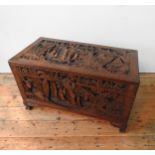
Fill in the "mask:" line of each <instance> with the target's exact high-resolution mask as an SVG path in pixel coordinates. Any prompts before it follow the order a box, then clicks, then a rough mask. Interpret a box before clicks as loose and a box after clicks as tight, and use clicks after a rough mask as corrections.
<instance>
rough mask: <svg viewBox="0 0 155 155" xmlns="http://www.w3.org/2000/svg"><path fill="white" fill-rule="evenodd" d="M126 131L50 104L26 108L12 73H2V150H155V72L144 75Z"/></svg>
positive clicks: (0, 131)
mask: <svg viewBox="0 0 155 155" xmlns="http://www.w3.org/2000/svg"><path fill="white" fill-rule="evenodd" d="M140 80H141V84H140V88H139V90H138V93H137V97H136V100H135V103H134V106H133V109H132V112H131V116H130V120H129V123H128V129H127V132H126V133H124V134H122V133H119V131H118V128H115V127H113V126H111V125H110V123H109V122H107V121H104V120H99V119H96V118H92V117H88V116H84V115H79V114H76V113H71V112H66V111H63V110H58V109H52V108H48V107H36V108H35V109H33V110H32V111H28V110H25V108H24V106H23V104H22V98H21V96H20V93H19V90H18V88H17V86H16V82H15V80H14V78H13V76H12V74H0V149H39V150H41V149H71V150H73V149H87V150H88V149H95V150H96V149H97V150H98V149H151V150H153V149H155V74H141V75H140Z"/></svg>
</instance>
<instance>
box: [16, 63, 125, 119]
mask: <svg viewBox="0 0 155 155" xmlns="http://www.w3.org/2000/svg"><path fill="white" fill-rule="evenodd" d="M17 70H18V73H19V75H20V76H21V82H22V85H23V88H24V92H25V94H26V97H27V98H30V99H31V98H32V99H36V100H40V101H46V102H48V103H49V104H50V102H52V103H55V104H58V105H61V106H66V107H73V108H74V107H75V108H77V109H78V108H81V109H83V110H84V109H87V110H88V111H89V110H90V111H94V112H95V113H99V114H100V115H108V116H112V117H120V116H121V114H122V112H123V103H124V97H123V96H122V93H125V92H126V91H127V84H125V83H122V82H113V81H105V80H99V79H93V78H91V77H82V76H78V75H73V74H68V73H65V72H58V71H54V70H53V71H47V70H44V71H42V70H41V69H39V68H29V67H19V66H17Z"/></svg>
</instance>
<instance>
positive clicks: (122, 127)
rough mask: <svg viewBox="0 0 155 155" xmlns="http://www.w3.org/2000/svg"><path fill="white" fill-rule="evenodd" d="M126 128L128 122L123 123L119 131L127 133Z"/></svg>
mask: <svg viewBox="0 0 155 155" xmlns="http://www.w3.org/2000/svg"><path fill="white" fill-rule="evenodd" d="M126 128H127V124H125V125H122V126H121V127H120V128H119V131H120V132H122V133H125V132H126Z"/></svg>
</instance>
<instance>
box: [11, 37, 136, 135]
mask: <svg viewBox="0 0 155 155" xmlns="http://www.w3.org/2000/svg"><path fill="white" fill-rule="evenodd" d="M9 64H10V67H11V69H12V72H13V74H14V77H15V79H16V82H17V85H18V87H19V90H20V92H21V95H22V98H23V101H24V104H25V106H26V108H27V109H31V108H32V107H33V106H39V105H42V106H52V107H57V108H62V109H67V110H70V111H74V112H78V113H81V114H87V115H91V116H95V117H98V118H101V119H102V118H103V119H106V120H109V121H110V122H111V123H112V124H113V125H115V126H117V127H119V128H120V131H121V132H124V131H125V130H126V127H127V121H128V119H129V114H130V111H131V108H132V105H133V102H134V99H135V96H136V92H137V88H138V86H139V70H138V56H137V51H136V50H131V49H121V48H113V47H108V46H101V45H94V44H86V43H79V42H72V41H63V40H57V39H49V38H42V37H41V38H39V39H38V40H36V41H35V42H34V43H32V44H31V45H30V46H28V47H27V48H25V49H24V50H23V51H22V52H20V53H19V54H17V55H16V56H14V57H13V58H11V59H10V60H9Z"/></svg>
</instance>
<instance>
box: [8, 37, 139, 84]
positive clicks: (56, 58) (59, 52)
mask: <svg viewBox="0 0 155 155" xmlns="http://www.w3.org/2000/svg"><path fill="white" fill-rule="evenodd" d="M9 62H10V63H16V64H23V65H31V66H32V65H34V66H38V67H45V68H51V69H58V70H63V71H68V72H76V73H79V74H83V75H89V76H95V77H96V76H97V77H104V78H108V79H115V80H121V81H127V82H135V83H137V82H139V71H138V55H137V51H136V50H131V49H122V48H114V47H108V46H101V45H94V44H87V43H79V42H72V41H64V40H57V39H49V38H42V37H41V38H39V39H38V40H36V41H35V42H34V43H32V44H31V45H29V46H28V47H27V48H25V49H24V50H23V51H22V52H20V53H19V54H17V55H16V56H14V57H13V58H11V59H10V60H9Z"/></svg>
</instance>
